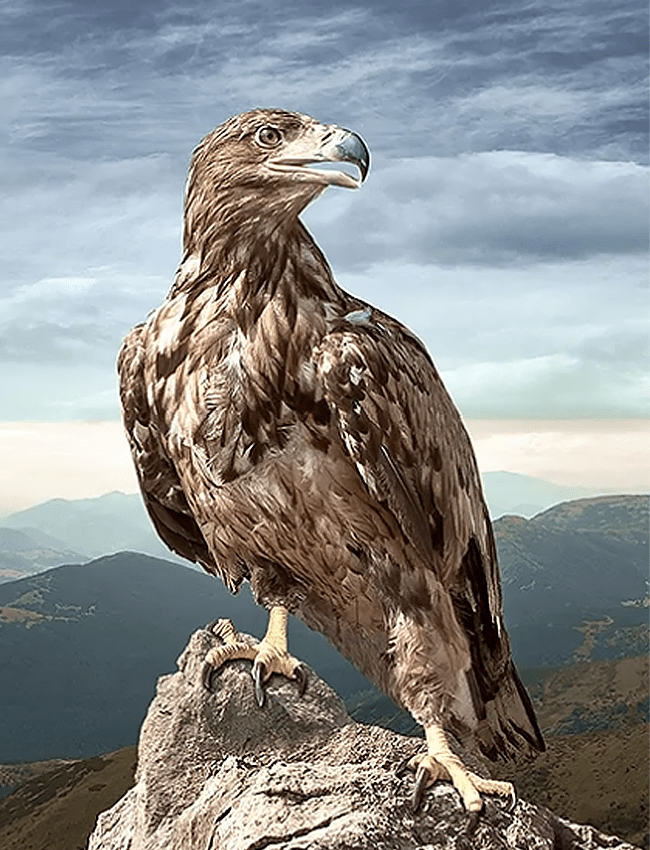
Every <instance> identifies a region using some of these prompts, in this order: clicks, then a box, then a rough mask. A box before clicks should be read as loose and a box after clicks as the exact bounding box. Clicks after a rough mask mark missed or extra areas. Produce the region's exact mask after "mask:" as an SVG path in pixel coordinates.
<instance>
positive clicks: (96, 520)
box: [0, 472, 592, 581]
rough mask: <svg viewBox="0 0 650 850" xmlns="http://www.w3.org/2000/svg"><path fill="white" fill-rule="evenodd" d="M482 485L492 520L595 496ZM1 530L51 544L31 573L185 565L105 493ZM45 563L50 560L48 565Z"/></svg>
mask: <svg viewBox="0 0 650 850" xmlns="http://www.w3.org/2000/svg"><path fill="white" fill-rule="evenodd" d="M483 485H484V490H485V495H486V499H487V502H488V505H489V508H490V513H491V515H492V517H499V516H501V515H502V514H517V515H520V516H525V517H530V516H533V515H534V514H536V513H538V512H539V511H542V510H544V509H545V508H548V507H550V506H551V505H554V504H556V503H557V502H563V501H566V500H567V499H576V498H580V497H582V496H588V495H591V494H592V493H591V492H590V491H588V490H585V489H584V488H579V487H563V486H560V485H558V484H553V483H551V482H549V481H544V480H542V479H540V478H532V477H530V476H528V475H518V474H516V473H514V472H487V473H485V475H484V476H483ZM0 528H11V529H14V530H15V531H21V532H23V533H24V534H26V535H27V536H28V537H31V538H34V539H35V540H37V539H38V538H37V535H38V534H39V533H40V534H41V535H46V536H47V537H48V538H50V539H51V542H50V544H49V545H47V546H46V545H45V544H44V543H43V548H46V549H49V550H51V552H50V553H48V554H47V555H46V553H43V554H42V556H40V557H36V556H35V557H34V558H33V559H32V566H33V569H32V570H31V572H39V571H41V570H42V569H43V568H44V567H49V566H58V565H60V564H69V563H73V562H77V561H78V560H84V559H85V560H89V559H91V558H97V557H100V556H101V555H108V554H110V553H112V552H123V551H125V550H128V551H131V552H144V553H145V554H147V555H153V556H154V557H157V558H166V559H167V560H172V561H174V560H180V559H177V558H176V556H175V555H173V554H172V553H171V552H170V551H169V550H168V549H167V547H166V546H165V545H164V543H162V542H161V540H160V539H159V538H158V536H157V535H156V533H155V532H154V530H153V526H152V525H151V521H150V520H149V517H148V515H147V512H146V510H145V508H144V505H143V504H142V499H141V498H140V495H139V494H137V493H129V494H127V493H118V492H114V493H106V494H104V495H103V496H98V497H97V498H92V499H72V500H67V499H51V500H50V501H48V502H43V503H41V504H39V505H35V506H34V507H31V508H26V509H25V510H22V511H17V512H16V513H12V514H10V515H9V516H5V517H2V518H0ZM41 542H42V541H41ZM18 551H19V550H12V549H11V546H10V545H9V544H7V546H6V549H4V550H2V551H0V571H1V570H3V569H12V567H11V566H9V564H10V562H11V559H12V555H14V554H15V555H16V556H17V558H18V560H17V561H16V563H17V562H18V561H20V556H19V555H18V554H17V553H18ZM57 553H59V554H57ZM66 553H71V554H66ZM3 556H4V560H3ZM46 558H49V561H47V563H46ZM5 565H6V566H5ZM24 566H25V569H24V570H23V572H27V567H28V566H29V564H27V563H25V564H24ZM9 577H10V578H11V577H12V576H9ZM13 577H14V578H15V577H17V576H13ZM2 580H3V579H2V573H1V572H0V581H2Z"/></svg>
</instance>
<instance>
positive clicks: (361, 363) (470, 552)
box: [318, 308, 543, 754]
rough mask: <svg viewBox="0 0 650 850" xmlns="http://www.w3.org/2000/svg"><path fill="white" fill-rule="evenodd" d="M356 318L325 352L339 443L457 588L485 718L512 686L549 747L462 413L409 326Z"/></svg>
mask: <svg viewBox="0 0 650 850" xmlns="http://www.w3.org/2000/svg"><path fill="white" fill-rule="evenodd" d="M351 315H352V316H353V318H352V321H350V320H349V319H348V320H343V321H342V322H341V323H340V324H339V325H337V326H336V327H335V329H334V330H333V331H332V332H331V333H330V334H329V335H328V336H327V337H326V338H325V340H324V341H323V343H322V345H321V347H320V349H319V351H318V368H319V374H320V376H321V380H322V381H323V384H324V396H325V399H326V400H327V402H328V404H329V405H330V407H331V408H332V409H333V410H334V411H335V416H336V419H337V425H338V430H339V434H340V439H341V441H342V442H343V444H344V445H345V447H346V449H347V451H348V453H349V455H350V457H351V459H352V460H353V461H354V463H355V465H356V467H357V469H358V471H359V474H360V475H361V477H362V478H363V480H364V482H365V483H366V486H367V487H368V489H369V491H370V492H371V493H372V495H373V496H375V498H377V499H378V501H379V502H382V503H384V505H385V506H386V507H387V508H388V509H389V510H390V511H391V512H392V513H393V514H394V516H395V517H396V518H397V519H398V521H399V523H400V526H401V528H402V530H403V532H404V533H405V534H406V536H407V537H408V538H409V540H410V542H411V544H412V546H413V548H414V549H415V550H416V551H417V553H419V555H420V565H419V568H421V569H430V570H433V571H434V572H435V574H436V577H437V578H438V581H439V582H440V585H441V586H442V588H444V591H445V592H447V593H449V595H450V598H451V601H452V604H453V608H454V611H455V614H456V618H457V620H458V622H459V624H460V626H461V627H462V629H463V631H464V632H465V634H466V635H467V638H468V643H469V647H470V653H471V667H470V669H469V670H468V671H467V679H468V685H469V688H470V692H471V695H472V702H473V704H474V709H475V712H476V715H477V718H478V719H479V720H481V719H484V718H485V716H486V706H487V705H488V704H489V703H493V702H494V700H495V699H496V698H497V695H498V694H499V691H500V689H501V688H504V693H505V691H507V692H508V693H509V695H510V698H511V700H512V701H513V702H514V703H516V711H515V714H517V713H518V714H519V715H520V716H519V720H520V723H521V728H522V730H523V732H521V734H522V735H523V736H524V737H525V738H526V739H527V740H528V741H529V743H531V744H532V745H533V746H536V747H537V748H539V746H540V745H541V736H540V735H539V730H538V729H537V725H536V723H535V719H534V714H533V712H532V708H531V706H530V702H529V701H528V699H527V697H526V695H525V691H523V689H522V688H521V686H520V685H519V687H517V684H516V683H517V682H518V679H516V673H515V672H514V667H513V665H512V662H511V660H510V646H509V641H508V637H507V633H506V631H505V628H504V627H503V622H502V612H501V591H500V584H499V577H498V567H497V557H496V549H495V545H494V538H493V535H492V528H491V524H490V521H489V516H488V513H487V509H486V507H485V502H484V500H483V495H482V491H481V484H480V478H479V473H478V469H477V467H476V462H475V460H474V455H473V451H472V448H471V445H470V441H469V437H468V435H467V433H466V431H465V429H464V427H463V425H462V422H461V419H460V415H459V414H458V412H457V410H456V408H455V406H454V404H453V402H452V401H451V399H450V397H449V395H448V393H447V392H446V390H445V388H444V386H443V384H442V381H441V379H440V377H439V376H438V374H437V372H436V369H435V367H434V365H433V363H432V362H431V360H430V358H429V356H428V354H427V352H426V350H425V349H424V346H423V345H422V343H421V342H420V341H419V340H418V339H417V338H416V337H415V336H414V335H413V334H411V333H410V331H408V330H407V329H406V328H404V327H403V326H402V325H400V324H399V323H398V322H396V321H395V320H394V319H392V318H390V317H389V316H386V315H384V314H382V313H380V312H379V311H377V310H370V308H368V309H367V310H366V312H365V314H364V313H363V312H362V311H355V313H354V314H351ZM364 315H365V318H361V319H360V318H358V317H359V316H364ZM520 691H521V693H523V697H522V696H521V695H520ZM524 698H525V699H524ZM507 714H508V712H507V711H505V712H499V716H500V717H502V718H504V717H506V716H507ZM493 725H494V723H492V724H491V726H493ZM497 725H498V724H497ZM506 726H507V723H506ZM507 737H508V735H507V733H506V732H504V733H503V735H500V734H499V733H497V735H496V737H495V736H494V735H492V734H491V735H490V739H489V741H486V742H485V749H489V750H490V751H492V752H493V754H494V752H501V753H502V754H503V753H505V752H507V751H508V749H509V746H508V744H507V741H506V740H505V739H506V738H507ZM515 737H516V736H515ZM542 746H543V745H542Z"/></svg>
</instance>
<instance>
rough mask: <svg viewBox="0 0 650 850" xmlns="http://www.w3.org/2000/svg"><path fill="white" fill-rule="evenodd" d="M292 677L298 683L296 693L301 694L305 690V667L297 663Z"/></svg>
mask: <svg viewBox="0 0 650 850" xmlns="http://www.w3.org/2000/svg"><path fill="white" fill-rule="evenodd" d="M293 678H294V679H295V680H296V682H297V683H298V695H299V696H302V695H303V694H304V693H305V691H306V690H307V668H306V667H305V666H304V665H303V664H299V665H298V666H297V667H296V669H295V670H294V671H293Z"/></svg>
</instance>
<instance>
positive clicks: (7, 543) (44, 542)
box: [0, 528, 88, 583]
mask: <svg viewBox="0 0 650 850" xmlns="http://www.w3.org/2000/svg"><path fill="white" fill-rule="evenodd" d="M86 560H88V559H87V558H86V557H85V556H84V555H80V554H79V553H78V552H74V551H72V550H71V549H68V548H67V547H66V544H65V543H63V541H61V540H57V539H56V538H54V537H51V536H50V535H48V534H43V532H41V531H38V530H37V529H33V528H23V529H18V528H0V583H2V582H5V581H14V580H15V579H17V578H22V577H23V576H26V575H31V574H33V573H39V572H42V571H43V570H47V569H49V568H50V567H55V566H58V565H59V564H65V563H68V564H70V563H82V562H83V561H86Z"/></svg>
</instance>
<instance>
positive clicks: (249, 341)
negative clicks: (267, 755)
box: [118, 109, 544, 812]
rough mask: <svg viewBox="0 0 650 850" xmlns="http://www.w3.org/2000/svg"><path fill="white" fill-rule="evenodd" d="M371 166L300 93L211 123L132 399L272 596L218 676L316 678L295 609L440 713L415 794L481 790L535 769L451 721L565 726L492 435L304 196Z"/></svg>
mask: <svg viewBox="0 0 650 850" xmlns="http://www.w3.org/2000/svg"><path fill="white" fill-rule="evenodd" d="M324 163H327V164H328V165H326V166H324V167H323V164H324ZM344 163H347V164H348V165H347V166H344V165H343V164H344ZM369 165H370V154H369V151H368V148H367V147H366V145H365V143H364V142H363V140H362V139H361V137H360V136H359V135H357V134H356V133H354V132H351V131H349V130H346V129H343V128H341V127H338V126H336V125H331V124H322V123H319V122H318V121H316V120H314V119H313V118H311V117H308V116H306V115H302V114H299V113H296V112H288V111H285V110H281V109H255V110H252V111H250V112H246V113H243V114H241V115H237V116H235V117H232V118H230V119H229V120H227V121H225V123H223V124H221V125H220V126H218V127H217V128H216V129H215V130H213V131H212V132H211V133H209V134H208V135H207V136H206V137H205V138H204V139H203V140H202V141H201V142H200V143H199V145H198V147H197V148H196V150H195V151H194V154H193V157H192V160H191V164H190V169H189V176H188V180H187V185H186V196H185V208H184V231H183V253H182V259H181V262H180V265H179V267H178V270H177V273H176V276H175V279H174V282H173V285H172V287H171V289H170V291H169V293H168V295H167V297H166V299H165V300H164V302H163V303H162V305H161V306H160V307H158V309H156V310H154V311H153V312H152V313H151V314H150V316H149V318H148V319H147V321H146V322H144V323H143V324H140V325H138V326H136V327H135V328H134V329H133V330H132V331H131V332H130V333H129V335H128V336H127V337H126V339H125V340H124V343H123V345H122V348H121V350H120V354H119V358H118V371H119V375H120V398H121V404H122V412H123V421H124V425H125V428H126V433H127V436H128V440H129V443H130V448H131V452H132V456H133V460H134V463H135V468H136V471H137V476H138V480H139V485H140V489H141V492H142V496H143V499H144V503H145V505H146V508H147V510H148V513H149V515H150V517H151V520H152V521H153V524H154V526H155V528H156V530H157V532H158V534H159V535H160V537H161V538H162V540H163V541H164V542H165V543H166V544H167V546H168V547H169V548H170V549H172V550H173V551H174V552H176V553H177V554H179V555H181V556H182V557H184V558H187V559H188V560H190V561H193V562H196V563H198V564H200V565H201V566H202V567H203V568H204V569H205V570H207V571H208V572H209V573H212V574H214V575H217V576H220V577H221V579H222V580H223V581H224V582H225V584H226V585H227V587H228V588H229V590H230V591H232V592H237V590H238V589H239V588H240V586H241V584H242V582H244V581H247V582H249V583H250V586H251V588H252V591H253V594H254V596H255V598H256V600H257V602H258V603H260V604H261V605H263V606H264V607H265V608H266V609H267V610H268V611H269V623H268V629H267V632H266V635H265V637H264V639H263V640H262V641H261V642H260V643H259V644H258V645H256V646H253V647H251V646H250V645H248V644H247V643H245V642H244V641H242V640H241V639H238V636H237V633H236V631H235V629H234V627H233V625H232V623H231V622H230V621H229V620H221V621H219V622H218V623H217V624H216V625H214V628H213V631H214V633H215V634H217V635H218V636H219V637H220V638H221V641H220V642H219V643H218V644H216V645H215V646H214V648H213V649H211V650H210V651H209V652H208V654H207V656H206V660H205V674H204V682H205V684H206V686H207V687H209V685H210V679H211V674H212V672H213V671H214V670H216V669H218V668H219V667H220V666H221V665H223V664H224V663H226V662H227V661H228V660H229V659H233V658H248V659H251V660H252V661H253V666H252V675H253V679H254V682H255V692H256V694H257V698H258V701H259V702H260V705H262V704H263V702H264V697H265V691H264V688H265V684H266V682H267V680H268V678H269V677H270V676H271V675H272V674H273V673H278V674H281V675H284V676H287V677H289V678H291V679H294V680H296V682H297V683H298V685H299V690H300V692H302V691H303V690H304V688H305V686H306V682H307V673H306V668H305V667H304V665H303V664H302V663H301V662H300V661H298V660H297V659H296V658H294V657H293V656H292V655H290V654H289V652H288V649H287V616H288V613H292V614H294V615H296V616H297V617H298V618H300V619H301V620H303V621H304V622H305V623H306V624H307V625H308V626H310V627H311V628H312V629H315V630H317V631H319V632H322V633H323V634H324V635H326V636H327V638H328V639H329V640H330V641H331V642H332V643H333V644H334V646H335V647H337V649H338V650H339V651H340V652H341V653H342V654H343V655H344V656H345V657H346V658H348V659H349V660H350V661H351V662H352V663H353V664H354V665H355V666H356V667H357V668H358V669H359V670H360V671H361V672H362V673H363V674H364V675H365V676H366V677H367V678H368V679H370V680H371V681H372V682H373V683H375V684H376V685H377V686H378V687H379V688H380V689H382V690H383V691H384V692H385V693H387V694H388V695H389V696H390V697H391V698H392V699H393V700H394V701H395V702H396V703H397V704H399V705H400V706H402V707H403V708H404V709H406V710H407V711H408V712H410V714H411V715H412V717H413V718H414V719H415V720H416V721H417V722H418V723H419V724H421V725H422V726H423V728H424V732H425V738H426V745H427V746H426V751H423V752H421V753H418V754H417V755H416V756H415V757H414V758H412V759H411V761H410V763H409V767H410V768H411V769H412V770H414V771H415V773H416V779H415V785H414V789H415V790H414V804H415V805H416V806H417V804H418V803H419V801H420V800H421V798H422V795H423V793H424V789H425V788H426V787H428V786H429V785H430V784H431V783H433V782H434V781H436V780H438V779H448V780H451V782H452V783H453V784H454V785H455V786H456V788H457V789H458V791H459V793H460V796H461V799H462V801H463V803H464V805H465V807H466V809H467V810H468V811H469V812H480V810H481V808H482V806H483V800H482V798H481V794H499V795H505V796H510V795H512V794H513V793H514V792H513V787H512V785H511V784H510V783H508V782H501V781H499V782H497V781H494V780H491V779H485V778H482V777H480V776H478V775H477V774H475V773H472V772H471V771H470V770H469V769H468V768H467V767H466V765H465V764H464V763H463V761H462V760H461V759H460V758H459V757H458V755H457V754H456V752H455V751H454V750H453V749H452V747H451V745H450V741H449V739H448V737H447V731H449V732H451V733H453V734H454V735H455V736H456V737H458V738H459V739H460V740H462V741H463V742H464V743H471V744H472V745H473V746H475V747H478V749H480V750H481V751H482V752H483V753H484V754H485V755H486V756H487V757H489V758H490V759H493V760H496V759H499V758H509V757H513V756H515V755H517V754H518V753H520V754H523V753H526V754H531V753H532V752H534V751H535V750H542V749H543V747H544V743H543V739H542V736H541V733H540V730H539V727H538V724H537V722H536V719H535V715H534V712H533V708H532V706H531V702H530V699H529V697H528V694H527V693H526V690H525V688H524V687H523V685H522V683H521V681H520V679H519V676H518V675H517V672H516V670H515V667H514V664H513V661H512V658H511V652H510V643H509V639H508V635H507V632H506V629H505V627H504V622H503V615H502V601H501V588H500V580H499V571H498V564H497V553H496V548H495V543H494V536H493V532H492V527H491V523H490V518H489V515H488V511H487V508H486V505H485V500H484V498H483V494H482V489H481V481H480V477H479V472H478V467H477V464H476V460H475V457H474V453H473V450H472V446H471V443H470V439H469V437H468V435H467V432H466V430H465V428H464V426H463V423H462V420H461V417H460V415H459V413H458V411H457V409H456V407H455V405H454V403H453V402H452V400H451V398H450V396H449V394H448V393H447V391H446V389H445V387H444V385H443V382H442V380H441V378H440V376H439V374H438V372H437V370H436V368H435V366H434V364H433V362H432V360H431V358H430V357H429V354H428V353H427V350H426V348H425V346H424V345H423V343H422V342H421V341H420V340H419V339H418V338H417V337H416V336H415V335H414V334H413V333H412V332H411V331H410V330H409V329H408V328H406V327H405V326H404V325H403V324H401V323H400V322H398V321H397V320H396V319H394V318H392V317H391V316H389V315H387V314H386V313H384V312H382V311H381V310H379V309H377V308H376V307H374V306H372V305H370V304H367V303H365V302H364V301H362V300H360V299H359V298H356V297H354V296H353V295H351V294H349V293H347V292H345V291H344V290H343V289H342V288H341V287H340V286H339V285H338V284H337V282H336V281H335V279H334V277H333V274H332V271H331V269H330V267H329V265H328V262H327V260H326V259H325V256H324V255H323V253H322V252H321V250H320V249H319V247H318V246H317V245H316V243H315V241H314V239H313V238H312V236H311V235H310V233H309V232H308V230H307V229H306V227H305V226H304V224H303V223H302V221H301V219H300V213H301V212H302V211H303V210H304V209H305V207H306V206H307V205H308V204H309V203H310V202H311V201H313V200H314V199H315V198H317V197H318V196H319V195H320V194H321V193H322V192H323V191H324V190H325V189H326V188H327V187H328V186H340V187H344V188H350V189H353V188H357V187H359V186H360V185H361V183H362V182H363V181H364V180H365V178H366V176H367V173H368V170H369ZM332 166H334V167H332ZM351 170H353V171H354V174H352V173H350V171H351ZM356 227H357V228H359V229H360V230H361V229H362V228H363V221H359V222H357V223H356Z"/></svg>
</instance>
